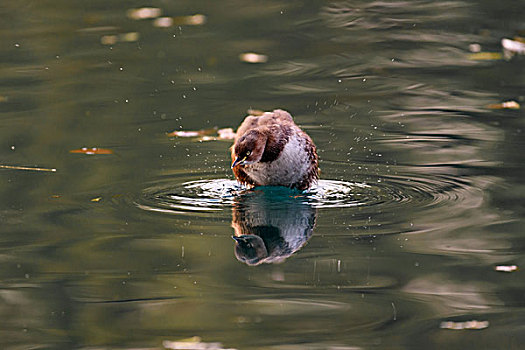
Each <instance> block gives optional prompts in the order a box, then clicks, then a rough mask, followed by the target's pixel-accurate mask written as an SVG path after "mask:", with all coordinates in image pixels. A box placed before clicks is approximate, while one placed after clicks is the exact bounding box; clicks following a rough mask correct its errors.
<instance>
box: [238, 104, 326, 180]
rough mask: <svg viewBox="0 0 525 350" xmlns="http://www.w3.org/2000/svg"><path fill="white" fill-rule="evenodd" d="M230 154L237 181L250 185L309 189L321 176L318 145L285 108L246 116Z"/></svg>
mask: <svg viewBox="0 0 525 350" xmlns="http://www.w3.org/2000/svg"><path fill="white" fill-rule="evenodd" d="M231 157H232V165H231V167H232V170H233V174H234V175H235V177H236V178H237V181H239V182H240V183H242V184H244V185H247V186H249V187H255V186H285V187H289V188H294V189H298V190H307V189H309V188H310V187H311V186H312V185H313V184H314V183H316V182H317V180H318V179H319V162H318V156H317V150H316V147H315V144H314V143H313V141H312V139H311V138H310V136H308V134H306V133H305V132H304V131H303V130H301V128H299V127H298V126H297V125H296V124H295V123H294V121H293V118H292V116H291V115H290V113H288V112H287V111H284V110H282V109H276V110H274V111H273V112H264V113H262V114H260V115H249V116H247V117H246V118H245V119H244V121H243V122H242V124H241V125H240V126H239V128H238V129H237V132H236V134H235V139H234V144H233V146H232V148H231Z"/></svg>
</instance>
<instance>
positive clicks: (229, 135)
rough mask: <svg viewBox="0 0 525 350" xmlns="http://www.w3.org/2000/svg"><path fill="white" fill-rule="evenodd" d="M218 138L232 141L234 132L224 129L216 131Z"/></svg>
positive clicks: (230, 129)
mask: <svg viewBox="0 0 525 350" xmlns="http://www.w3.org/2000/svg"><path fill="white" fill-rule="evenodd" d="M217 134H219V138H220V139H222V140H233V139H234V138H235V132H234V131H233V129H232V128H224V129H219V130H217Z"/></svg>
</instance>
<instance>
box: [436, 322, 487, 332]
mask: <svg viewBox="0 0 525 350" xmlns="http://www.w3.org/2000/svg"><path fill="white" fill-rule="evenodd" d="M488 326H489V321H477V320H472V321H466V322H454V321H445V322H441V324H440V325H439V328H442V329H453V330H461V329H485V328H487V327H488Z"/></svg>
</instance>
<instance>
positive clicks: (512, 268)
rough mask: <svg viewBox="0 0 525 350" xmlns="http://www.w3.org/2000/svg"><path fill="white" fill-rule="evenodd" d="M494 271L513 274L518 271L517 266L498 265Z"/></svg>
mask: <svg viewBox="0 0 525 350" xmlns="http://www.w3.org/2000/svg"><path fill="white" fill-rule="evenodd" d="M494 270H496V271H499V272H514V271H518V266H517V265H498V266H496V267H495V268H494Z"/></svg>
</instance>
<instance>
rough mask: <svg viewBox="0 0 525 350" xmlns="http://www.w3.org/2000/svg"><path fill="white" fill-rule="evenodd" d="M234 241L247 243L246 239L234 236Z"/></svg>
mask: <svg viewBox="0 0 525 350" xmlns="http://www.w3.org/2000/svg"><path fill="white" fill-rule="evenodd" d="M232 238H233V240H234V241H235V242H237V243H241V242H242V243H246V238H244V237H242V236H241V237H239V236H232Z"/></svg>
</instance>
